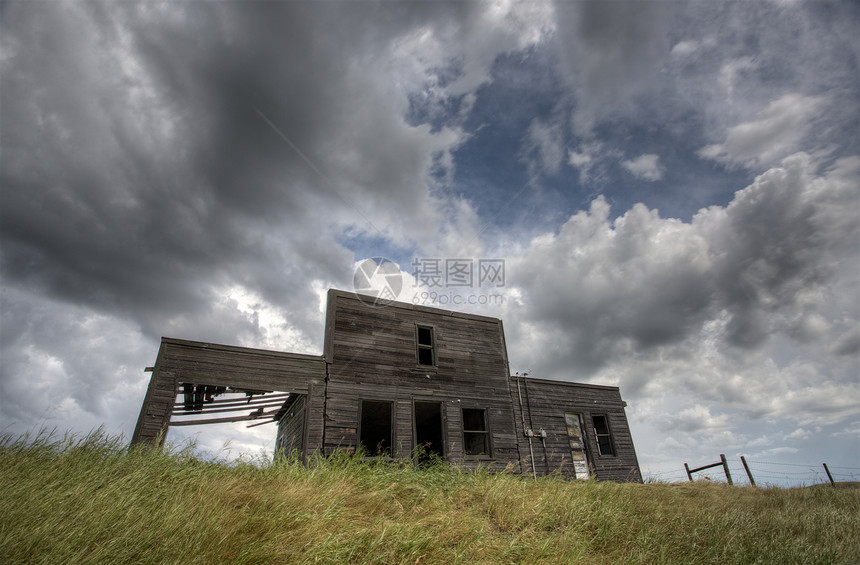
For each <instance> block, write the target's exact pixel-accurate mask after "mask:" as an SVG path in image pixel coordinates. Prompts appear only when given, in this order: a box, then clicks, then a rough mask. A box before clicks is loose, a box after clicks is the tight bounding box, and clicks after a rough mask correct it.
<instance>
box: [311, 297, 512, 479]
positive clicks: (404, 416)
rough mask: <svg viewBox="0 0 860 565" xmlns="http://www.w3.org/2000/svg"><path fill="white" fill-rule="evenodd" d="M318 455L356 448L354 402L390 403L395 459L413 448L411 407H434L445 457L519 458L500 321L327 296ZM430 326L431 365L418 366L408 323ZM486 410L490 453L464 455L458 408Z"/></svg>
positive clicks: (508, 461) (467, 461)
mask: <svg viewBox="0 0 860 565" xmlns="http://www.w3.org/2000/svg"><path fill="white" fill-rule="evenodd" d="M327 323H328V326H327V328H326V345H325V352H326V353H325V355H326V360H327V362H328V364H329V365H328V376H329V380H328V385H327V394H326V415H325V440H324V441H325V450H326V453H330V452H332V451H333V450H335V449H338V448H346V449H350V450H351V449H354V448H355V447H356V446H357V444H358V434H359V429H358V428H359V425H360V422H359V407H360V403H361V401H362V400H383V401H392V402H394V403H395V405H394V408H395V409H394V414H395V416H394V419H395V423H394V427H393V432H394V433H393V435H394V438H393V446H394V450H395V452H396V454H397V455H399V456H408V455H409V454H410V452H411V450H412V448H413V444H414V440H413V437H414V436H413V427H414V426H413V413H412V412H413V402H414V401H415V400H426V401H437V402H441V406H442V423H443V435H444V438H443V439H444V444H445V458H446V459H447V460H449V461H451V462H455V463H460V464H463V465H464V466H466V467H474V466H476V465H477V464H478V463H484V464H485V465H488V466H490V467H493V468H504V467H506V466H508V465H515V464H516V463H517V460H518V458H519V451H518V449H517V438H516V433H515V428H514V420H513V411H512V408H511V401H510V397H509V389H508V379H507V375H508V364H507V354H506V352H505V344H504V336H503V331H502V325H501V321H500V320H498V319H495V318H489V317H485V316H476V315H471V314H462V313H458V312H451V311H447V310H440V309H436V308H428V307H424V306H413V305H410V304H404V303H394V304H390V305H387V306H373V305H370V304H367V303H365V302H363V301H362V300H359V299H358V298H357V297H356V296H355V295H354V294H351V293H346V292H342V291H336V290H332V291H329V295H328V318H327ZM419 324H420V325H425V326H430V327H432V328H433V336H434V346H435V347H434V349H435V356H436V364H435V366H423V365H419V364H418V358H417V342H416V326H417V325H419ZM463 408H481V409H486V411H487V417H488V420H489V421H488V427H489V431H490V441H491V451H492V456H491V457H489V458H483V459H480V458H477V457H467V456H466V455H465V454H464V450H463V428H462V409H463Z"/></svg>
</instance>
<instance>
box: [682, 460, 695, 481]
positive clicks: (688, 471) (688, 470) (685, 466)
mask: <svg viewBox="0 0 860 565" xmlns="http://www.w3.org/2000/svg"><path fill="white" fill-rule="evenodd" d="M684 469H686V470H687V478H688V479H690V482H691V483H692V482H693V473H691V472H690V466H689V465H687V464H686V463H684Z"/></svg>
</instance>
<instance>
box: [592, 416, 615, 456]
mask: <svg viewBox="0 0 860 565" xmlns="http://www.w3.org/2000/svg"><path fill="white" fill-rule="evenodd" d="M592 420H593V421H594V437H595V438H596V439H597V451H598V453H600V454H601V455H615V451H614V450H613V449H612V435H611V434H610V433H609V421H608V420H607V419H606V416H593V417H592Z"/></svg>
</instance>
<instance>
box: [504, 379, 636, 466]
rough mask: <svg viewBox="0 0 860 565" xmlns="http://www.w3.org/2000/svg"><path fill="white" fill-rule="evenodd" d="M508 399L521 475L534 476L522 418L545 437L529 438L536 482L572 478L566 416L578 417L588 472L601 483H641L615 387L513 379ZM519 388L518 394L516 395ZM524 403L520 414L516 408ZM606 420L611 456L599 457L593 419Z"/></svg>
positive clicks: (625, 416) (624, 415)
mask: <svg viewBox="0 0 860 565" xmlns="http://www.w3.org/2000/svg"><path fill="white" fill-rule="evenodd" d="M510 382H511V399H512V401H513V409H514V417H515V418H516V422H517V425H518V432H519V433H518V436H517V437H518V438H519V448H520V455H521V457H522V459H523V473H526V474H530V473H531V472H532V459H531V455H530V452H529V441H528V438H527V437H525V435H524V434H523V431H522V427H523V424H522V418H523V417H524V418H525V423H526V426H528V427H530V428H531V429H533V430H534V431H535V432H538V430H540V429H541V428H542V429H543V430H545V431H546V434H547V437H546V438H544V439H543V440H542V439H541V438H539V437H535V438H532V440H531V451H532V452H533V453H534V467H535V471H536V473H537V475H538V476H542V475H546V474H549V473H560V474H561V475H563V476H568V477H569V476H573V466H572V463H571V455H570V443H569V439H568V435H567V424H566V423H565V421H564V414H565V412H570V413H576V414H581V415H582V417H583V421H584V422H583V423H584V427H583V434H584V435H585V439H586V449H587V456H588V460H589V464H590V465H591V469H592V472H593V473H594V474H595V476H596V477H597V478H598V479H600V480H609V481H618V482H628V481H629V482H641V481H642V475H641V473H640V471H639V463H638V461H637V459H636V451H635V449H634V447H633V439H632V437H631V435H630V428H629V426H628V424H627V415H626V414H625V412H624V406H625V404H624V401H622V400H621V393H620V391H619V390H618V387H610V386H600V385H589V384H581V383H570V382H563V381H549V380H543V379H532V378H522V377H511V379H510ZM517 385H519V391H518V390H517ZM520 397H522V410H521V407H520V400H519V399H520ZM595 414H602V415H606V416H607V419H608V420H609V427H610V431H611V433H612V440H613V445H614V448H615V454H614V455H600V454H599V453H598V450H597V441H596V438H595V437H594V428H593V422H592V416H593V415H595Z"/></svg>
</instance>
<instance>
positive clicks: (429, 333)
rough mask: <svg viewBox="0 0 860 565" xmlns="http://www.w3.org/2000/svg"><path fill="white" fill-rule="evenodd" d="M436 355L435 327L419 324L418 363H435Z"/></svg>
mask: <svg viewBox="0 0 860 565" xmlns="http://www.w3.org/2000/svg"><path fill="white" fill-rule="evenodd" d="M435 357H436V355H435V352H434V347H433V328H431V327H428V326H418V364H419V365H435V364H436V359H435Z"/></svg>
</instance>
